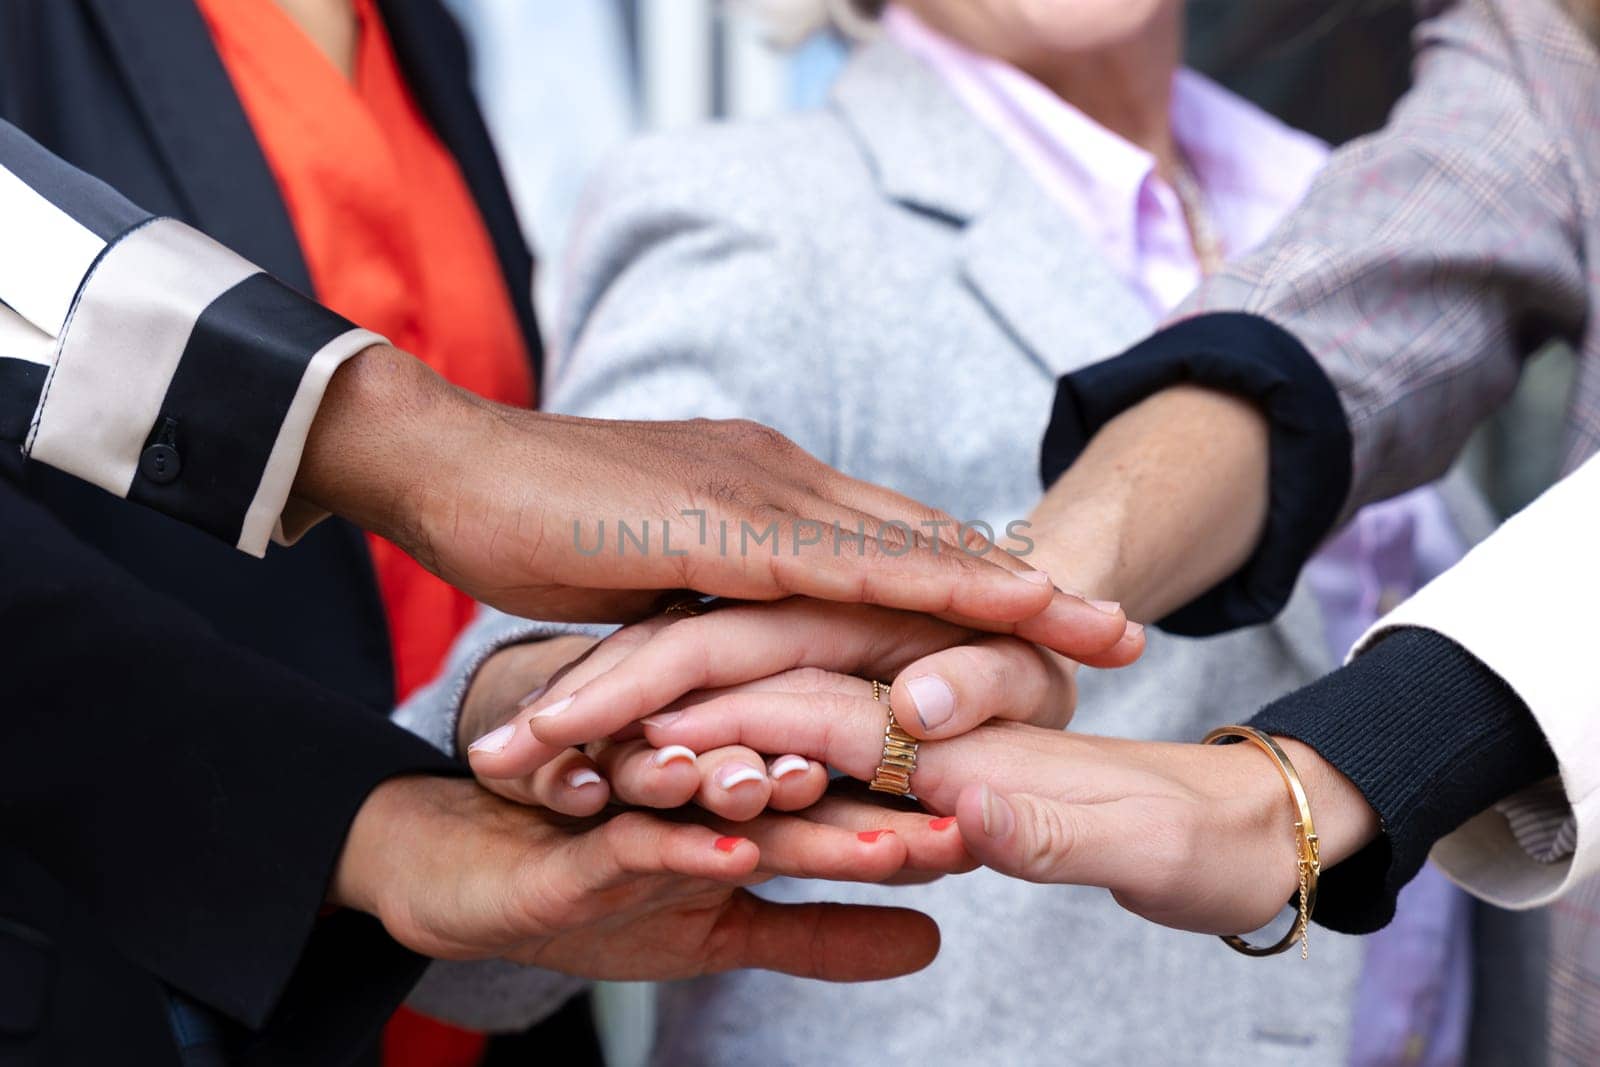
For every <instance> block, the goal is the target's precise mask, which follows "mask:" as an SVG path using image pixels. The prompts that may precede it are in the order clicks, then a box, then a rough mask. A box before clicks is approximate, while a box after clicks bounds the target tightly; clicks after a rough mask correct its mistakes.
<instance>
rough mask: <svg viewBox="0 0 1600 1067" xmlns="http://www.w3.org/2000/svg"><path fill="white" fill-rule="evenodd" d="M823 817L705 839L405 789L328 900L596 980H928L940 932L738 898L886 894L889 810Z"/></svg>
mask: <svg viewBox="0 0 1600 1067" xmlns="http://www.w3.org/2000/svg"><path fill="white" fill-rule="evenodd" d="M829 803H830V802H825V804H824V805H823V806H822V810H821V812H820V818H819V819H818V820H817V821H810V820H804V819H799V818H796V817H794V816H789V815H767V816H761V817H759V818H757V819H755V820H752V821H751V822H749V823H746V824H742V825H741V826H740V828H739V830H738V831H737V832H730V831H728V830H726V829H723V828H721V827H719V826H716V825H710V824H709V823H711V822H713V821H714V820H712V819H711V817H710V816H706V820H707V822H708V824H705V825H701V824H696V823H694V822H684V821H681V822H669V821H665V820H662V819H660V818H657V817H655V816H651V815H646V814H644V813H642V812H623V813H620V814H615V815H612V816H611V817H603V818H599V819H588V820H574V819H568V818H564V817H561V816H556V815H553V814H548V813H544V812H540V811H537V810H530V809H528V808H524V807H519V806H518V805H515V804H511V803H509V802H507V801H505V800H502V799H500V798H498V797H495V796H493V795H491V794H489V793H487V792H485V791H484V790H482V789H480V788H478V787H477V786H475V785H473V784H472V783H471V782H463V781H457V780H449V779H441V778H421V777H414V778H397V779H392V780H390V781H388V782H385V783H384V784H382V785H380V786H379V787H378V788H377V789H376V790H374V791H373V792H372V794H371V795H370V796H369V797H368V799H367V802H366V803H365V804H364V805H363V806H362V808H361V810H360V811H359V813H358V814H357V816H356V818H355V821H354V823H353V824H352V826H351V829H350V834H349V837H348V839H347V841H346V844H345V848H344V850H343V852H342V854H341V856H340V861H339V865H338V868H337V870H336V872H335V876H334V883H333V887H332V892H331V899H332V901H333V902H334V903H336V904H339V905H342V906H345V907H350V908H354V909H357V910H361V911H365V912H367V913H369V914H371V915H374V916H376V917H377V918H378V919H379V920H380V921H381V922H382V923H383V924H384V927H385V928H386V929H387V930H388V932H389V933H390V935H391V936H393V937H394V938H395V939H396V940H398V941H399V942H401V943H402V944H404V945H406V946H408V947H410V948H412V949H414V950H416V951H418V952H421V953H424V954H426V955H429V956H434V957H438V958H443V959H486V958H504V959H508V960H512V961H515V962H518V963H523V964H529V965H536V966H541V967H546V968H550V969H553V970H557V971H562V972H565V973H568V974H575V975H582V976H587V977H592V978H602V979H616V980H643V979H673V978H688V977H693V976H695V975H701V974H710V973H715V972H719V971H726V970H731V969H734V968H742V967H757V968H766V969H771V970H777V971H782V972H785V973H789V974H796V975H803V976H806V977H812V978H824V979H829V980H834V981H857V980H868V979H877V978H886V977H892V976H894V975H899V974H905V973H909V972H911V971H915V970H917V969H919V968H921V967H923V966H925V965H926V964H927V963H928V962H929V961H930V960H931V959H932V958H933V955H934V953H935V952H936V951H937V949H938V931H937V928H936V927H935V926H934V924H933V922H932V920H930V919H928V918H927V917H926V916H924V915H921V914H918V913H917V912H913V911H907V910H904V909H899V908H880V907H864V906H854V905H836V904H779V903H773V902H769V901H765V900H762V899H760V898H759V897H756V896H754V895H752V894H750V893H749V892H747V891H746V890H745V889H743V888H741V887H742V886H743V885H746V884H748V883H750V882H752V881H759V880H761V879H762V878H763V877H765V876H766V875H767V874H786V875H800V876H814V877H824V878H839V877H850V876H857V875H860V876H867V877H870V878H871V879H872V880H881V879H883V878H887V877H890V876H892V875H894V874H896V873H897V872H899V871H900V870H901V869H902V868H903V867H904V866H905V863H906V860H907V855H908V850H907V848H906V846H905V844H904V843H903V842H902V841H901V840H900V837H901V834H900V833H898V832H897V833H890V834H881V835H878V836H877V837H876V838H875V839H874V840H872V841H867V840H864V839H862V838H861V837H858V836H857V834H858V830H857V827H858V826H859V824H860V820H862V819H865V818H869V817H871V818H876V819H877V820H878V821H879V822H880V823H882V821H883V819H884V813H883V812H882V811H881V809H880V810H878V811H876V812H875V813H873V812H865V811H857V810H854V809H850V808H849V807H848V805H847V806H846V808H845V809H844V810H838V809H837V805H835V806H834V808H832V809H830V807H829ZM841 803H844V802H841ZM863 807H870V805H863ZM828 818H832V819H833V820H834V821H833V822H832V823H830V822H828V821H826V820H827V819H828ZM904 818H914V819H917V820H918V821H923V820H921V819H920V818H919V817H915V816H904ZM904 830H905V832H906V833H907V834H910V835H915V834H916V832H917V830H916V828H915V827H914V826H912V825H910V824H907V825H905V826H904ZM930 833H931V832H930ZM963 858H964V855H963ZM966 864H967V865H968V866H970V860H967V861H966Z"/></svg>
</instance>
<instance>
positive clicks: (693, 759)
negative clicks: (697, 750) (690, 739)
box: [650, 745, 699, 767]
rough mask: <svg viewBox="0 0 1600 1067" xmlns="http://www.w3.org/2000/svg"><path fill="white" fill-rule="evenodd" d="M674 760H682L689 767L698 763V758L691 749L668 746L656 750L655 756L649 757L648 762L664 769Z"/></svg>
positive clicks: (680, 746)
mask: <svg viewBox="0 0 1600 1067" xmlns="http://www.w3.org/2000/svg"><path fill="white" fill-rule="evenodd" d="M675 759H681V760H684V761H686V762H688V763H689V764H690V765H691V766H693V765H694V764H695V763H697V762H698V761H699V757H698V756H696V755H695V754H694V750H693V749H688V748H685V747H683V746H682V745H668V746H667V747H666V748H663V749H658V750H657V751H656V754H655V755H654V756H651V757H650V762H651V764H652V765H654V766H656V767H665V766H666V765H667V764H669V763H671V762H672V761H673V760H675Z"/></svg>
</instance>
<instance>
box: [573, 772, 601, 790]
mask: <svg viewBox="0 0 1600 1067" xmlns="http://www.w3.org/2000/svg"><path fill="white" fill-rule="evenodd" d="M603 781H605V779H603V778H601V777H600V776H599V775H598V774H596V773H594V772H593V771H591V770H590V769H589V768H587V767H579V768H578V769H577V770H575V771H573V772H572V773H571V774H569V775H567V786H568V788H570V789H582V788H583V787H584V786H586V785H596V784H598V783H600V782H603Z"/></svg>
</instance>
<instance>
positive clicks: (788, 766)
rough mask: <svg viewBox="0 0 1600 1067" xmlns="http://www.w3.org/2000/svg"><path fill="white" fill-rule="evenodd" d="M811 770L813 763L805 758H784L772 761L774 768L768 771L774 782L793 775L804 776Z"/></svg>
mask: <svg viewBox="0 0 1600 1067" xmlns="http://www.w3.org/2000/svg"><path fill="white" fill-rule="evenodd" d="M810 769H811V761H810V760H808V759H806V758H805V757H804V756H782V757H779V758H778V759H775V760H773V761H772V767H771V769H770V770H768V771H767V773H768V774H770V775H772V778H773V780H774V781H776V780H777V779H779V778H783V777H786V776H787V775H791V774H804V773H805V772H806V771H808V770H810Z"/></svg>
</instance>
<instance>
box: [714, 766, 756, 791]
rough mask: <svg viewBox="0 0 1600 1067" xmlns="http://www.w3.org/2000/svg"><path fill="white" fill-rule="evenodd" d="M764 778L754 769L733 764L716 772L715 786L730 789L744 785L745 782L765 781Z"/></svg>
mask: <svg viewBox="0 0 1600 1067" xmlns="http://www.w3.org/2000/svg"><path fill="white" fill-rule="evenodd" d="M766 777H767V776H766V775H764V774H762V773H761V772H760V771H758V770H756V769H755V768H754V767H750V766H747V765H745V764H742V763H734V764H730V765H728V766H726V767H724V768H722V770H720V771H718V772H717V785H719V786H721V787H722V788H723V789H732V788H733V787H734V786H736V785H744V783H746V782H760V781H765V780H766Z"/></svg>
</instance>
